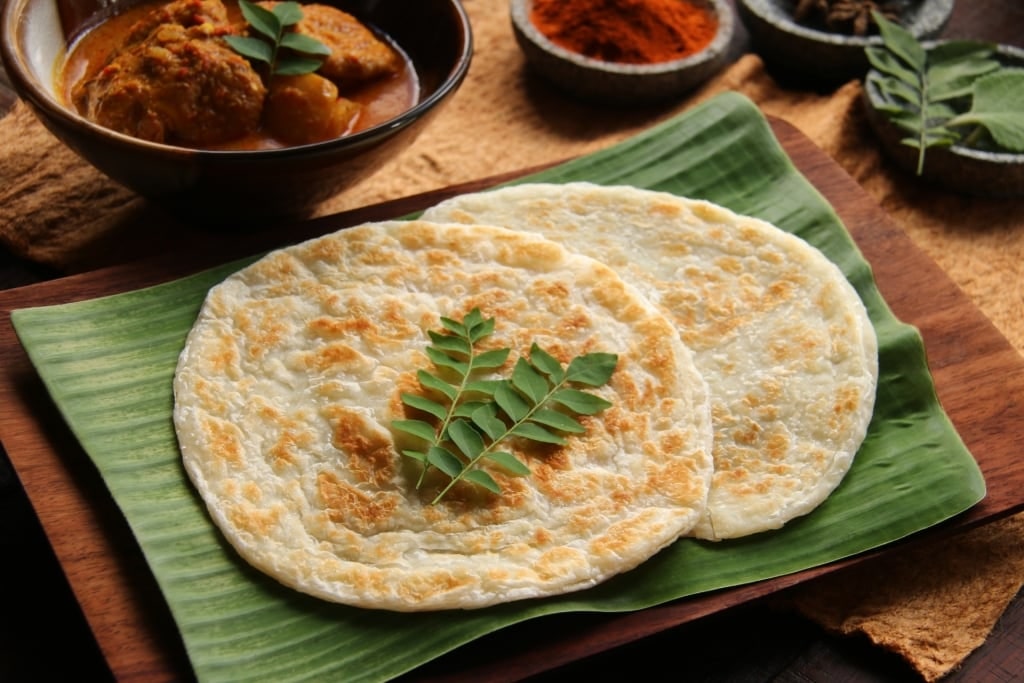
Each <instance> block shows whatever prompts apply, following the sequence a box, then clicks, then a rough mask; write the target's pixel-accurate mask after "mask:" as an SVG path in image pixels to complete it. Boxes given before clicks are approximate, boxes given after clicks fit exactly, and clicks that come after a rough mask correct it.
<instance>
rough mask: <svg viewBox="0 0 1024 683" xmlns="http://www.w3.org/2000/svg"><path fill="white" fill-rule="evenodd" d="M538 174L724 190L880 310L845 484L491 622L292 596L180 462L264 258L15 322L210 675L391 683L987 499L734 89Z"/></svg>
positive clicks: (694, 192)
mask: <svg viewBox="0 0 1024 683" xmlns="http://www.w3.org/2000/svg"><path fill="white" fill-rule="evenodd" d="M524 180H530V181H548V182H564V181H572V180H590V181H593V182H597V183H605V184H632V185H636V186H640V187H647V188H654V189H659V190H664V191H668V192H674V193H677V194H681V195H686V196H691V197H695V198H704V199H709V200H711V201H714V202H717V203H719V204H722V205H724V206H727V207H729V208H731V209H733V210H735V211H737V212H740V213H744V214H749V215H754V216H758V217H761V218H764V219H766V220H768V221H771V222H773V223H775V224H776V225H779V226H781V227H782V228H784V229H786V230H790V231H792V232H794V233H796V234H798V235H800V236H801V237H803V238H804V239H806V240H807V241H809V242H810V243H811V244H814V245H815V246H817V247H818V248H820V249H821V250H822V251H823V252H824V253H825V254H826V255H828V256H829V257H830V258H831V259H833V260H834V261H835V262H836V263H837V264H838V265H839V266H840V267H841V268H842V270H843V271H844V272H845V274H846V275H847V277H848V278H849V279H850V281H851V282H852V283H853V284H854V286H855V287H856V289H857V290H858V292H859V293H860V295H861V297H862V298H863V300H864V301H865V303H866V305H867V307H868V310H869V314H870V316H871V319H872V321H873V323H874V325H875V327H876V330H877V333H878V337H879V343H880V357H879V363H880V380H879V389H878V396H877V403H876V408H875V413H874V417H873V420H872V423H871V425H870V429H869V433H868V436H867V438H866V440H865V442H864V444H863V447H862V448H861V450H860V452H859V453H858V455H857V458H856V461H855V463H854V465H853V467H852V469H851V470H850V472H849V474H848V475H847V477H846V479H845V480H844V481H843V483H842V485H841V486H840V487H839V489H838V490H837V491H836V492H835V493H834V494H833V495H832V496H831V497H830V498H829V499H828V500H827V501H826V502H825V503H824V504H823V505H822V506H820V507H819V508H818V509H817V510H816V511H814V512H813V513H812V514H810V515H808V516H806V517H803V518H801V519H798V520H796V521H794V522H792V523H790V524H789V525H787V526H786V527H785V528H783V529H781V530H779V531H776V532H769V533H763V534H760V535H756V536H753V537H749V538H745V539H739V540H736V541H726V542H720V543H707V542H701V541H697V540H693V539H682V540H680V541H678V542H677V543H675V544H674V545H672V546H670V547H669V548H667V549H666V550H664V551H663V552H662V553H660V554H659V555H657V556H656V557H654V558H653V559H651V560H649V561H648V562H646V563H644V564H643V565H642V566H640V567H639V568H637V569H636V570H633V571H631V572H628V573H626V574H623V575H620V576H618V577H616V578H614V579H612V580H610V581H608V582H606V583H604V584H602V585H600V586H598V587H596V588H593V589H591V590H588V591H584V592H580V593H575V594H571V595H566V596H562V597H558V598H552V599H544V600H536V601H526V602H518V603H510V604H506V605H501V606H497V607H494V608H488V609H484V610H476V611H442V612H435V613H420V614H397V613H389V612H385V611H370V610H361V609H355V608H350V607H345V606H339V605H335V604H331V603H327V602H323V601H319V600H316V599H313V598H309V597H307V596H304V595H302V594H299V593H297V592H294V591H292V590H290V589H287V588H284V587H282V586H281V585H279V584H277V583H276V582H275V581H273V580H272V579H269V578H267V577H265V576H264V575H262V574H261V573H259V572H257V571H255V570H253V569H252V568H250V567H249V566H248V565H247V564H246V563H245V562H244V561H243V560H241V559H240V558H239V557H237V556H236V555H235V553H234V552H233V550H232V549H231V548H230V547H229V546H228V545H227V544H226V542H225V541H224V540H223V539H222V538H221V536H220V534H219V532H218V530H217V529H216V528H215V527H214V526H213V525H212V523H211V521H210V519H209V518H208V517H207V515H206V512H205V509H204V507H203V504H202V502H201V500H200V499H199V498H198V496H197V494H196V493H195V492H194V490H193V489H192V488H191V486H190V484H189V483H188V480H187V478H186V476H185V474H184V471H183V469H182V467H181V464H180V461H179V454H178V449H177V442H176V439H175V434H174V429H173V425H172V421H171V409H172V403H173V397H172V393H171V382H172V377H173V373H174V369H175V363H176V361H177V357H178V353H179V352H180V351H181V349H182V346H183V343H184V340H185V337H186V335H187V333H188V331H189V329H190V327H191V325H192V322H193V320H194V319H195V317H196V314H197V312H198V310H199V307H200V305H201V303H202V301H203V298H204V296H205V294H206V291H207V290H208V289H209V287H210V286H212V285H213V284H215V283H216V282H218V281H220V280H221V279H223V278H224V277H225V276H227V275H228V274H229V273H231V272H233V271H234V270H236V269H238V268H239V267H241V266H242V265H244V264H245V263H248V262H250V261H251V260H252V259H245V260H243V261H240V262H233V263H230V264H226V265H224V266H223V267H219V268H215V269H213V270H208V271H204V272H202V273H199V274H197V275H194V276H191V277H187V278H185V279H181V280H177V281H174V282H170V283H168V284H164V285H160V286H156V287H151V288H147V289H143V290H138V291H132V292H128V293H124V294H119V295H115V296H111V297H107V298H102V299H94V300H88V301H83V302H78V303H72V304H66V305H58V306H50V307H43V308H33V309H22V310H18V311H15V312H14V314H13V316H12V319H13V322H14V325H15V328H16V330H17V332H18V334H19V337H20V339H21V341H22V343H23V344H24V346H25V348H26V349H27V351H28V353H29V355H30V358H31V360H32V362H33V364H34V366H35V367H36V368H37V370H38V372H39V374H40V376H41V377H42V379H43V381H44V383H45V385H46V387H47V389H48V391H49V392H50V394H51V395H52V397H53V400H54V401H55V403H56V405H57V406H58V408H59V409H60V411H61V413H62V415H63V416H64V418H65V420H66V421H67V423H68V424H69V426H70V427H71V429H72V431H73V433H74V434H75V436H76V438H77V439H78V440H79V441H80V442H81V444H82V446H83V447H84V449H85V451H86V453H87V454H88V455H89V457H90V458H91V459H92V460H93V461H94V463H95V465H96V467H97V469H98V471H99V473H100V474H101V476H102V477H103V480H104V481H105V483H106V485H107V487H108V488H109V491H110V494H111V495H112V496H113V498H114V500H115V501H116V503H117V504H118V506H119V507H120V509H121V510H122V511H123V514H124V517H125V518H126V520H127V523H128V524H129V526H130V527H131V529H132V531H133V533H134V534H135V535H136V537H137V539H138V542H139V544H140V546H141V548H142V551H143V553H144V554H145V557H146V560H147V561H148V563H149V565H150V567H151V568H152V571H153V574H154V575H155V577H156V580H157V582H158V584H159V587H160V589H161V591H162V592H163V595H164V597H165V598H166V601H167V604H168V605H169V607H170V610H171V613H172V615H173V617H174V619H175V621H176V623H177V626H178V628H179V629H180V632H181V635H182V638H183V641H184V644H185V647H186V650H187V653H188V656H189V658H190V661H191V664H192V666H193V668H194V671H195V673H196V676H197V677H198V679H199V680H201V681H210V682H212V681H250V680H274V681H279V682H286V681H299V680H310V679H317V680H323V679H331V680H347V681H377V680H385V679H389V678H392V677H395V676H398V675H400V674H402V673H405V672H408V671H411V670H413V669H415V668H416V667H418V666H420V665H422V664H424V663H426V662H428V661H430V660H432V659H434V658H436V657H438V656H440V655H441V654H443V653H446V652H449V651H451V650H453V649H455V648H458V647H459V646H460V645H463V644H465V643H467V642H469V641H472V640H474V639H476V638H479V637H481V636H483V635H485V634H490V633H492V632H494V631H496V630H498V629H501V628H504V627H507V626H510V625H512V624H516V623H520V622H523V621H526V620H529V619H536V618H540V617H543V616H545V615H551V614H556V613H565V612H588V611H590V612H621V611H629V610H641V609H643V608H645V607H649V606H653V605H658V604H661V603H665V602H668V601H672V600H677V599H680V598H685V597H687V596H693V595H696V594H699V593H701V592H704V591H712V590H715V589H720V588H726V587H731V586H736V585H741V584H745V583H748V582H755V581H759V580H763V579H768V578H772V577H776V576H780V575H784V574H787V573H791V572H795V571H799V570H803V569H807V568H810V567H814V566H818V565H822V564H825V563H828V562H832V561H835V560H838V559H841V558H845V557H848V556H852V555H854V554H857V553H861V552H864V551H867V550H870V549H873V548H877V547H879V546H882V545H885V544H888V543H891V542H893V541H896V540H897V539H901V538H904V537H906V536H908V535H910V534H913V533H914V532H917V531H920V530H923V529H925V528H927V527H930V526H932V525H935V524H937V523H939V522H942V521H943V520H946V519H948V518H950V517H952V516H954V515H956V514H957V513H960V512H962V511H964V510H965V509H967V508H969V507H970V506H972V505H973V504H975V503H976V502H977V501H979V500H980V499H981V498H982V497H983V496H984V493H985V484H984V481H983V479H982V476H981V473H980V471H979V469H978V467H977V464H976V463H975V461H974V458H973V457H972V456H971V454H970V452H968V450H967V449H966V447H965V446H964V444H963V443H962V441H961V440H960V438H959V436H958V435H957V433H956V431H955V430H954V428H953V426H952V424H951V423H950V421H949V419H948V417H947V416H946V415H945V413H944V412H943V411H942V409H941V407H940V406H939V403H938V401H937V399H936V395H935V390H934V386H933V383H932V380H931V376H930V374H929V371H928V367H927V363H926V359H925V352H924V347H923V344H922V340H921V338H920V336H919V334H918V332H917V331H916V329H914V328H913V327H910V326H908V325H906V324H903V323H901V322H900V321H898V320H897V319H895V317H894V316H893V314H892V313H891V311H890V310H889V308H888V306H887V305H886V303H885V301H884V300H883V299H882V298H881V296H880V294H879V292H878V290H877V289H876V287H875V284H874V282H873V279H872V274H871V269H870V266H869V265H868V264H867V263H866V262H865V260H864V259H863V257H862V256H861V254H860V252H859V251H858V249H857V248H856V246H855V244H854V242H853V241H852V239H851V238H850V235H849V234H848V233H847V231H846V229H845V228H844V226H843V225H842V224H841V222H840V221H839V219H838V217H837V216H836V214H835V213H834V211H833V210H832V208H831V207H830V206H829V204H828V203H827V202H826V201H825V200H824V199H823V198H822V197H821V196H820V195H819V194H818V193H817V191H816V190H815V189H814V188H813V186H812V185H811V184H810V183H809V182H808V181H807V179H805V178H804V177H803V176H801V175H800V173H799V172H798V171H797V170H796V169H795V167H794V166H793V165H792V163H791V162H790V160H789V159H788V157H787V156H786V155H785V153H784V152H783V150H782V149H781V147H780V146H779V145H778V143H777V141H776V140H775V138H774V136H773V135H772V133H771V130H770V128H769V126H768V124H767V121H766V120H765V119H764V117H763V116H762V115H761V113H760V112H759V110H758V109H757V108H756V107H755V106H754V105H753V103H751V102H750V101H749V100H747V99H745V98H744V97H742V96H740V95H737V94H733V93H727V94H724V95H720V96H718V97H716V98H714V99H712V100H709V101H708V102H706V103H705V104H703V105H700V106H698V107H696V108H694V109H691V110H689V111H687V112H684V113H683V114H681V115H679V116H678V117H675V118H673V119H671V120H669V121H667V122H665V123H663V124H660V125H658V126H657V127H654V128H651V129H650V130H648V131H646V132H644V133H642V134H640V135H638V136H636V137H634V138H632V139H630V140H627V141H625V142H623V143H621V144H618V145H616V146H614V147H610V148H608V149H606V150H603V151H601V152H598V153H595V154H592V155H590V156H587V157H584V158H581V159H579V160H576V161H573V162H570V163H567V164H564V165H561V166H558V167H556V168H553V169H550V170H548V171H546V172H543V173H540V174H538V175H534V176H531V177H529V178H525V179H524ZM253 258H256V256H253Z"/></svg>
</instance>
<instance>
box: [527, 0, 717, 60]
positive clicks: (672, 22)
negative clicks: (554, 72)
mask: <svg viewBox="0 0 1024 683" xmlns="http://www.w3.org/2000/svg"><path fill="white" fill-rule="evenodd" d="M530 20H531V21H532V22H533V24H534V25H535V26H536V27H537V29H538V30H539V31H540V32H541V33H543V34H544V35H545V36H547V38H548V39H549V40H551V42H553V43H555V44H556V45H559V46H561V47H563V48H565V49H567V50H570V51H572V52H576V53H578V54H582V55H585V56H587V57H592V58H593V59H600V60H602V61H605V62H620V63H625V64H653V63H657V62H668V61H672V60H674V59H682V58H683V57H687V56H689V55H692V54H694V53H696V52H699V51H700V50H702V49H704V47H706V46H707V45H708V43H710V42H711V40H712V39H713V38H714V37H715V32H716V31H717V30H718V19H717V17H715V15H714V14H713V13H712V12H711V10H710V9H709V8H708V7H706V6H705V5H703V4H700V3H696V2H688V1H687V0H534V2H533V10H532V12H531V13H530Z"/></svg>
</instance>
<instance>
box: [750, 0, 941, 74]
mask: <svg viewBox="0 0 1024 683" xmlns="http://www.w3.org/2000/svg"><path fill="white" fill-rule="evenodd" d="M953 2H954V0H739V1H738V3H737V9H738V12H739V16H740V20H741V21H742V22H743V25H744V26H745V27H746V29H747V32H748V33H749V35H750V42H751V47H752V48H753V50H754V51H755V52H756V53H757V54H759V55H760V56H761V58H762V59H763V60H764V62H765V65H766V66H767V67H768V68H769V70H771V71H772V72H773V74H774V75H776V76H777V77H778V78H779V79H780V80H789V81H796V82H801V83H808V84H811V85H815V86H826V87H827V86H834V85H838V84H840V83H843V82H845V81H847V80H850V79H854V78H862V77H863V76H864V74H865V73H867V70H868V61H867V57H866V56H865V53H864V50H865V48H867V47H869V46H872V45H880V44H881V42H882V39H881V36H880V35H879V32H878V25H877V23H876V22H875V20H874V18H873V15H874V14H875V13H878V14H881V15H882V16H884V17H885V18H886V19H888V20H889V21H892V22H894V23H897V24H899V25H900V26H903V27H904V28H906V29H907V31H909V32H910V33H911V34H912V35H913V36H914V37H915V38H917V39H918V40H923V39H929V38H934V37H936V36H938V35H939V34H940V33H941V32H942V30H943V29H945V27H946V24H948V23H949V18H950V15H951V14H952V12H953Z"/></svg>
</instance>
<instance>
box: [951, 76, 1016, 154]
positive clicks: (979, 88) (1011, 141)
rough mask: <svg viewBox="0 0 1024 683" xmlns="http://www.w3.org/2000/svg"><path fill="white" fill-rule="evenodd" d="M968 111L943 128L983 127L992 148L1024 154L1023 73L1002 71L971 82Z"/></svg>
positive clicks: (952, 119)
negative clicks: (993, 143) (994, 146)
mask: <svg viewBox="0 0 1024 683" xmlns="http://www.w3.org/2000/svg"><path fill="white" fill-rule="evenodd" d="M972 94H973V97H972V98H971V108H970V110H969V111H968V112H966V113H964V114H960V115H958V116H954V117H953V118H951V119H950V120H949V122H948V124H947V125H949V126H965V125H972V124H976V125H979V126H983V127H984V128H985V129H986V130H987V131H988V132H989V134H990V135H991V136H992V139H993V140H995V142H996V144H997V145H999V146H1000V147H1002V148H1004V149H1006V150H1008V151H1011V152H1024V69H1003V70H1000V71H998V72H996V73H991V74H988V75H987V76H985V77H984V78H979V79H978V80H977V81H975V82H974V85H973V88H972Z"/></svg>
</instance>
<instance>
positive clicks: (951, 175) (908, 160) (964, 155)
mask: <svg viewBox="0 0 1024 683" xmlns="http://www.w3.org/2000/svg"><path fill="white" fill-rule="evenodd" d="M943 42H947V41H925V42H923V43H922V46H923V47H924V48H925V49H926V50H927V49H930V48H933V47H935V46H936V45H939V44H940V43H943ZM996 58H997V59H998V60H999V61H1000V62H1001V63H1002V64H1003V65H1004V66H1007V67H1016V68H1024V50H1022V49H1020V48H1017V47H1012V46H1009V45H998V46H996ZM875 73H876V72H875V71H874V69H872V70H870V71H869V72H868V75H867V77H866V78H865V82H864V94H863V102H864V109H865V112H866V115H867V120H868V123H869V124H870V126H871V128H872V129H873V130H874V132H875V135H876V136H877V137H878V140H879V143H880V144H881V148H882V152H883V154H884V155H885V156H886V157H887V158H888V159H889V160H890V161H891V162H892V163H893V164H894V165H896V166H897V167H898V168H900V169H901V170H903V171H905V172H906V173H909V174H912V175H916V174H917V163H918V152H917V149H915V148H913V147H909V146H907V145H904V144H902V143H901V142H900V141H901V140H902V139H903V138H904V137H906V133H905V132H904V131H903V130H901V129H900V128H898V127H897V126H896V125H895V124H894V123H893V122H892V121H890V120H889V118H888V117H887V116H886V115H885V113H884V112H883V111H881V110H879V109H878V107H879V106H881V105H882V104H883V97H882V95H881V93H880V92H879V89H878V86H877V84H875V83H874V81H873V78H874V75H875ZM920 178H921V179H922V180H923V181H924V182H927V183H930V184H932V185H934V186H936V187H940V188H942V189H944V190H948V191H949V192H953V193H956V194H963V195H969V196H975V197H1022V196H1024V154H1014V153H1010V152H1003V151H998V150H990V149H976V148H973V147H966V146H964V145H953V146H952V147H929V148H928V149H927V150H926V151H925V157H924V167H923V169H922V171H921V175H920Z"/></svg>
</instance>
